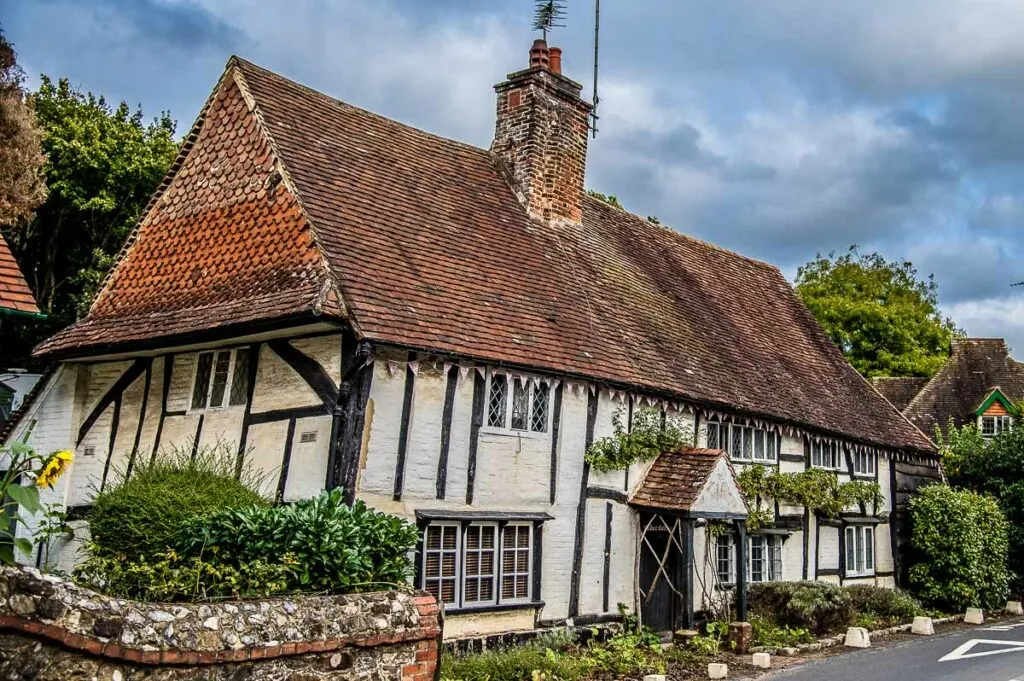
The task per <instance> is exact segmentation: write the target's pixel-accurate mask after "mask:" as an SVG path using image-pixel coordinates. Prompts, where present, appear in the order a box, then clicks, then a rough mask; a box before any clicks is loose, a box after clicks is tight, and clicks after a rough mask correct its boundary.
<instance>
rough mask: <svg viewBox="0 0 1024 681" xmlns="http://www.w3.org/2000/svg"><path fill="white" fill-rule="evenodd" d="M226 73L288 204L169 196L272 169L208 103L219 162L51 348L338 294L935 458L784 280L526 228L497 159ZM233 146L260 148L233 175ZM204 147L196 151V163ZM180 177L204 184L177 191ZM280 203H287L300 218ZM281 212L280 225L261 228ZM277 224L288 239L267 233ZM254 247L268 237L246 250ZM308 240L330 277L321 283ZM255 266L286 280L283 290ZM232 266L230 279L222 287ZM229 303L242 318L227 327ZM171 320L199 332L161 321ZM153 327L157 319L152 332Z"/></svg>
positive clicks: (684, 244)
mask: <svg viewBox="0 0 1024 681" xmlns="http://www.w3.org/2000/svg"><path fill="white" fill-rule="evenodd" d="M232 64H234V65H235V66H236V67H237V72H236V73H237V76H238V82H239V83H240V84H241V93H242V94H243V95H244V96H245V97H246V98H248V101H249V102H251V104H252V105H253V106H254V107H255V110H256V112H257V114H258V120H259V121H260V123H261V124H262V126H263V129H264V130H265V132H266V133H267V135H268V136H269V138H270V140H271V144H270V149H271V150H270V152H269V154H271V155H276V157H277V158H279V159H280V161H281V164H282V167H283V168H284V182H282V183H281V185H280V186H279V189H278V192H277V194H276V196H277V197H278V198H279V200H278V201H277V202H268V201H267V199H266V194H265V190H262V189H260V190H256V191H254V192H253V193H252V195H251V197H250V195H249V194H247V193H246V194H241V195H239V196H237V198H236V200H235V201H234V202H233V203H232V206H233V208H234V209H235V213H233V215H234V219H233V220H227V219H225V217H224V216H223V215H222V214H221V213H219V212H216V211H210V210H207V209H205V208H202V209H200V208H195V209H192V210H187V208H188V206H189V205H191V204H190V203H189V202H187V201H186V202H185V203H184V205H182V204H180V203H178V202H174V201H170V200H169V198H168V197H169V196H170V195H171V194H172V191H171V190H172V189H174V187H175V186H176V185H177V184H178V182H179V181H181V180H182V178H183V177H184V179H185V186H184V187H182V188H181V189H178V190H176V191H177V195H184V196H186V197H187V196H188V195H190V194H192V193H194V192H197V191H199V190H200V187H202V188H203V189H206V184H207V181H205V180H204V181H199V179H198V173H199V171H200V169H202V168H207V167H210V166H211V164H212V165H213V166H215V167H218V168H220V167H223V168H225V169H226V170H225V171H224V172H236V169H237V166H239V165H242V162H243V161H244V162H245V163H247V164H248V165H247V166H246V171H245V173H242V174H240V175H239V178H238V180H239V181H236V182H233V183H229V182H227V181H225V182H222V183H220V184H221V186H224V185H229V186H232V187H240V186H245V187H247V186H250V185H249V184H248V183H251V182H253V181H254V180H255V179H257V178H258V176H259V173H260V172H263V173H264V175H265V174H266V169H268V168H269V167H270V164H269V160H268V158H269V157H268V151H267V150H266V149H265V148H262V147H261V146H260V145H261V142H260V139H259V136H258V134H257V128H256V127H255V126H254V125H253V124H252V122H251V121H253V120H255V118H248V119H247V118H246V117H245V116H244V113H243V111H242V109H241V105H240V104H239V102H241V101H242V98H240V97H238V96H237V95H236V94H234V92H235V91H234V90H233V89H232V88H233V86H232V83H233V82H234V81H233V80H232V79H230V78H227V79H225V81H224V83H225V84H222V86H221V90H220V91H221V94H220V95H218V98H219V99H220V100H223V107H222V108H223V109H225V110H230V115H224V116H222V117H221V118H215V117H214V116H213V114H207V120H206V124H205V125H202V126H201V128H202V131H201V133H200V134H199V137H200V138H203V137H204V136H208V137H209V142H208V143H207V144H210V145H215V146H217V151H216V153H213V154H212V156H213V158H210V159H208V160H206V161H204V162H203V163H202V164H200V163H194V162H193V161H192V158H191V156H189V157H187V158H186V160H185V162H184V164H183V167H182V171H181V172H179V174H178V177H177V178H175V180H174V182H172V183H171V188H170V189H168V190H166V195H165V196H164V197H161V198H160V200H159V201H158V202H157V204H156V206H155V208H154V210H153V211H152V212H151V214H153V217H151V218H147V219H146V220H144V221H143V225H142V228H141V230H140V231H139V233H138V236H137V239H136V241H135V245H134V246H132V247H131V248H130V249H129V250H128V252H127V256H126V257H125V258H124V259H123V260H122V262H121V265H120V266H119V267H118V268H117V270H116V271H115V273H114V276H113V277H112V279H111V281H110V285H109V286H108V288H107V290H106V291H105V292H104V294H103V295H102V296H101V297H100V299H99V301H98V302H97V304H96V306H94V308H93V310H92V311H91V312H90V315H89V317H88V318H87V319H86V320H85V321H84V322H82V323H80V324H79V325H77V326H75V327H72V328H71V329H69V330H68V331H66V332H63V334H59V335H58V336H57V337H55V338H54V339H52V340H51V341H48V342H47V343H46V344H44V345H43V346H42V347H41V348H40V349H39V351H40V352H41V353H43V354H64V355H67V354H79V355H80V354H86V353H89V352H93V353H95V352H96V350H95V347H96V344H99V343H107V344H108V345H109V344H110V343H111V342H131V341H133V340H138V339H139V338H142V337H144V336H146V335H147V334H148V335H150V336H152V335H160V334H165V333H168V332H169V330H177V331H178V332H181V330H182V329H184V328H186V327H187V326H189V325H191V326H193V327H196V328H201V327H202V325H206V326H214V325H217V324H222V323H224V321H223V320H224V319H229V320H230V322H231V323H238V322H240V321H242V319H243V318H244V316H245V315H246V314H248V315H249V316H250V318H252V319H256V318H258V317H259V315H262V314H265V311H264V310H263V309H261V307H260V306H254V305H248V306H247V305H245V303H246V302H247V301H249V300H255V299H257V295H273V296H279V298H277V299H276V302H275V308H274V309H275V312H276V313H284V312H285V311H286V310H291V311H293V312H298V311H300V310H303V309H305V310H308V309H309V308H310V306H311V304H312V302H313V299H314V297H315V294H316V293H317V292H319V291H321V290H322V289H321V287H329V286H330V284H331V283H334V282H336V283H337V292H338V293H339V294H340V295H339V300H340V301H343V303H344V305H345V310H346V311H347V313H349V314H350V316H351V319H352V320H353V323H354V325H355V327H356V329H357V331H358V332H359V333H360V334H362V335H363V336H365V337H366V338H368V339H370V340H374V341H379V342H384V343H388V344H394V345H399V346H406V347H411V348H415V349H420V350H426V351H439V352H447V353H453V354H457V355H460V356H465V357H470V358H474V359H477V360H483V361H491V362H503V363H508V364H514V365H519V366H523V367H534V368H536V369H540V370H547V371H552V372H558V373H567V374H570V375H574V376H579V377H585V378H589V379H591V380H598V381H607V382H609V383H612V384H618V385H628V386H635V387H639V388H642V389H647V390H654V391H659V392H662V393H666V394H668V395H674V396H676V397H678V398H683V399H689V400H691V401H694V402H696V403H698V404H702V405H705V406H708V407H712V408H715V407H718V408H723V409H732V410H737V411H741V412H744V413H747V414H750V415H754V416H763V417H768V418H774V419H778V420H783V421H786V422H790V423H794V424H799V425H803V426H805V427H808V428H811V429H817V430H820V431H824V432H827V433H832V434H838V435H844V436H846V437H849V438H851V439H855V440H860V441H865V442H870V443H874V444H878V445H883V446H891V447H895V448H910V449H919V450H931V448H932V446H931V444H930V442H929V441H928V440H927V438H925V437H924V436H923V435H922V434H921V433H920V432H918V431H917V430H916V429H915V428H913V427H912V426H911V425H910V424H909V423H908V422H907V421H906V420H904V419H903V418H902V417H901V416H900V415H899V413H898V412H896V411H895V410H894V409H893V408H892V407H891V406H890V405H889V404H888V403H887V402H886V401H885V400H884V399H882V398H881V397H880V396H879V395H878V394H877V393H876V392H875V391H874V390H872V389H871V387H870V385H869V384H868V383H867V382H866V381H865V380H864V379H862V378H861V377H860V376H859V375H858V374H857V373H856V372H855V371H854V370H853V369H852V368H851V367H850V366H849V364H847V363H846V361H845V360H844V359H843V357H842V355H841V354H840V353H839V351H838V350H837V349H836V348H835V346H834V345H832V343H831V342H830V341H829V340H828V338H827V337H826V336H825V334H824V333H823V332H822V331H821V329H820V328H819V327H818V325H817V324H816V323H815V321H814V320H813V318H812V317H811V316H810V314H809V313H808V312H807V310H806V309H805V308H804V307H803V305H802V304H801V303H800V302H799V300H798V299H797V297H796V295H795V293H794V291H793V289H792V287H791V286H790V285H789V283H788V282H787V281H786V280H785V278H784V277H783V276H782V274H781V272H779V270H778V269H776V268H775V267H773V266H771V265H767V264H765V263H762V262H758V261H756V260H751V259H749V258H745V257H742V256H740V255H737V254H735V253H732V252H729V251H726V250H723V249H721V248H717V247H715V246H712V245H709V244H707V243H704V242H702V241H698V240H696V239H692V238H689V237H686V236H684V235H682V234H679V233H678V232H675V231H673V230H671V229H668V228H666V227H663V226H661V225H656V224H653V223H651V222H649V221H647V220H644V219H641V218H638V217H637V216H635V215H632V214H630V213H627V212H624V211H622V210H619V209H616V208H613V207H611V206H609V205H607V204H605V203H603V202H601V201H598V200H596V199H592V198H590V197H587V198H586V199H585V201H584V206H583V221H582V225H572V224H546V223H541V222H536V221H533V220H531V219H530V218H529V217H528V216H527V215H526V212H525V211H524V209H523V207H522V205H521V204H520V202H519V201H518V199H517V198H516V195H515V194H514V193H513V191H512V188H511V187H510V186H509V184H508V182H507V181H506V180H505V175H504V174H503V172H502V171H501V170H500V169H499V164H498V161H497V160H496V158H495V157H494V156H493V155H492V154H491V153H489V152H488V151H485V150H482V149H478V148H475V147H472V146H468V145H466V144H462V143H459V142H454V141H451V140H447V139H444V138H441V137H437V136H434V135H430V134H428V133H425V132H422V131H420V130H416V129H414V128H411V127H408V126H405V125H402V124H401V123H397V122H395V121H392V120H389V119H386V118H383V117H381V116H378V115H376V114H373V113H370V112H367V111H364V110H362V109H358V108H356V107H353V106H350V105H348V104H345V103H343V102H340V101H338V100H335V99H331V98H329V97H327V96H325V95H323V94H320V93H318V92H315V91H313V90H310V89H308V88H305V87H303V86H300V85H298V84H296V83H294V82H292V81H289V80H287V79H285V78H282V77H281V76H278V75H276V74H274V73H271V72H269V71H266V70H263V69H261V68H259V67H256V66H254V65H252V64H250V63H248V62H245V61H243V60H237V59H236V60H233V61H232ZM243 131H244V136H243V137H244V139H245V140H246V144H247V145H248V146H247V147H245V150H248V152H249V153H248V155H247V156H246V157H244V158H243V159H242V160H241V161H240V160H238V155H239V153H241V151H243V150H241V149H240V148H239V146H238V145H239V142H238V141H237V140H238V139H240V137H239V135H240V133H241V132H243ZM228 132H233V133H234V135H229V134H227V133H228ZM226 140H231V143H230V144H229V143H228V142H227V141H226ZM202 146H203V144H202V139H200V140H199V141H197V142H196V151H199V150H200V148H201V147H202ZM204 153H205V154H208V153H209V152H205V151H204ZM254 158H255V159H258V161H257V162H256V163H255V164H254V163H253V161H252V159H254ZM186 167H188V168H192V170H191V171H190V172H191V173H194V174H195V177H196V178H197V179H196V180H195V181H188V177H189V175H187V174H186V175H184V176H183V175H182V173H183V172H184V171H185V169H186ZM242 180H244V183H243V182H242ZM285 186H287V187H290V188H294V190H295V192H296V194H297V202H298V203H299V204H300V207H301V210H302V211H303V212H302V213H301V215H305V216H306V217H307V218H308V223H307V222H306V221H303V220H301V219H300V213H298V212H296V211H295V210H294V209H293V205H292V203H291V200H290V199H289V197H288V195H287V194H286V193H284V192H283V188H284V187H285ZM240 192H242V189H235V194H239V193H240ZM165 206H167V207H166V208H165ZM282 206H284V207H287V210H285V209H284V208H282ZM269 207H274V214H275V216H277V217H275V219H274V220H268V219H267V218H266V217H264V218H260V217H258V216H259V215H262V214H265V213H266V212H267V211H268V210H270V208H269ZM310 225H311V226H312V234H311V233H310V231H309V230H308V229H307V228H308V227H309V226H310ZM271 226H274V227H279V229H273V230H271V234H266V230H267V229H268V228H269V227H271ZM254 230H255V231H256V234H257V235H258V236H260V237H261V238H260V239H258V240H257V241H255V242H254V241H253V239H254V238H255V237H253V236H252V234H253V231H254ZM289 230H291V231H289ZM222 234H230V235H231V238H230V239H227V238H224V237H221V236H220V235H222ZM289 235H291V236H289ZM264 236H265V238H264ZM311 239H312V240H314V241H315V243H316V245H317V246H318V247H319V248H320V249H321V250H322V253H323V256H324V258H325V259H326V261H327V263H329V265H330V272H329V273H327V274H326V275H325V273H324V272H323V271H322V270H320V269H319V268H318V265H319V263H318V262H317V260H316V258H315V257H314V256H313V253H312V247H311V246H310V243H311V241H310V240H311ZM147 241H152V242H154V243H146V242H147ZM271 244H273V247H274V248H280V249H284V250H282V251H281V252H280V255H275V256H274V257H273V258H270V259H269V262H268V261H267V258H265V257H264V252H265V251H264V250H262V249H266V248H271ZM257 247H258V248H257ZM286 247H287V248H286ZM252 262H259V263H266V264H267V265H270V264H273V265H275V266H276V268H275V269H274V271H273V276H265V272H266V269H265V268H264V267H254V266H253V265H252ZM229 267H236V268H237V271H238V275H239V276H237V277H236V276H227V275H228V272H227V270H228V268H229ZM153 272H156V273H157V274H158V276H154V274H153ZM195 272H199V274H198V275H196V274H195ZM214 275H216V276H214ZM221 275H223V276H221ZM196 277H198V278H196ZM206 277H210V279H209V281H210V283H209V285H204V284H203V282H205V281H207V279H206ZM331 277H333V278H331ZM322 298H323V297H322ZM326 299H327V300H330V298H329V296H328V297H326ZM238 301H242V303H243V304H242V305H241V306H239V303H238ZM340 305H341V303H340V302H339V303H336V304H335V308H336V312H335V314H340V309H341V308H340ZM228 308H229V312H230V314H228V315H224V314H222V313H221V310H222V309H228ZM241 308H245V309H247V310H248V312H244V311H243V310H242V309H241ZM232 311H233V312H232ZM329 312H330V309H328V313H329ZM160 315H183V316H186V317H189V319H188V321H187V322H186V323H182V324H180V325H178V324H177V322H175V324H163V323H162V322H160V321H159V319H160ZM149 317H152V318H153V319H155V320H158V321H156V322H155V323H152V324H146V323H145V320H146V319H148V318H149ZM125 318H127V319H131V320H139V321H133V322H132V323H131V324H129V325H127V326H128V327H129V328H119V326H118V323H117V320H118V319H125ZM100 325H102V326H100Z"/></svg>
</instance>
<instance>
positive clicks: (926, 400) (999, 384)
mask: <svg viewBox="0 0 1024 681" xmlns="http://www.w3.org/2000/svg"><path fill="white" fill-rule="evenodd" d="M872 383H873V384H874V386H875V389H877V390H878V391H879V392H880V393H882V395H884V396H885V397H886V399H888V400H889V401H890V402H892V403H893V405H894V406H895V407H896V408H897V409H899V410H900V411H902V412H903V414H904V415H905V416H906V417H907V418H908V419H909V420H910V421H911V422H912V423H913V424H914V425H916V426H917V427H918V428H920V429H921V430H922V431H924V432H925V433H927V434H928V435H930V436H933V437H934V436H935V433H936V431H938V432H941V433H942V434H946V432H947V431H948V429H949V425H950V424H951V423H952V424H953V425H954V426H956V427H957V428H959V427H961V426H964V425H967V424H970V423H973V424H975V425H976V426H977V427H978V430H980V431H981V434H982V435H983V436H985V437H995V436H996V435H997V434H998V433H1000V432H1002V431H1003V430H1005V429H1007V428H1009V427H1010V425H1011V424H1012V423H1013V420H1014V419H1015V418H1017V417H1019V414H1018V413H1017V406H1016V405H1017V404H1018V403H1019V402H1020V401H1021V400H1022V399H1024V364H1021V363H1020V362H1018V361H1016V360H1015V359H1013V358H1012V357H1011V356H1010V348H1009V346H1008V345H1007V344H1006V341H1005V340H1004V339H1002V338H960V339H954V340H953V344H952V347H951V348H950V353H949V359H948V360H947V361H946V363H945V364H943V365H942V368H940V369H939V370H938V371H937V372H936V373H935V375H934V376H932V377H931V378H916V377H907V378H904V377H900V378H889V377H880V378H874V379H872Z"/></svg>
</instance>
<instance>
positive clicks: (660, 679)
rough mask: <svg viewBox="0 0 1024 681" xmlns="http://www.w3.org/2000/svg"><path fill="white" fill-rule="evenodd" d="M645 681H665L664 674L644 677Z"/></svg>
mask: <svg viewBox="0 0 1024 681" xmlns="http://www.w3.org/2000/svg"><path fill="white" fill-rule="evenodd" d="M644 681H665V675H664V674H648V675H647V676H645V677H644Z"/></svg>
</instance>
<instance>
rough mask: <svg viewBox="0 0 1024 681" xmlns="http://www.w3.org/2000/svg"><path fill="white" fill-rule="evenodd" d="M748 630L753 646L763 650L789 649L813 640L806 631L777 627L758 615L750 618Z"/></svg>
mask: <svg viewBox="0 0 1024 681" xmlns="http://www.w3.org/2000/svg"><path fill="white" fill-rule="evenodd" d="M750 628H751V630H752V634H753V639H752V643H753V645H755V646H764V647H765V648H790V647H794V646H798V645H800V644H801V643H810V642H811V641H813V640H814V636H813V635H812V634H811V632H809V631H807V630H806V629H801V628H799V627H783V626H779V625H778V624H776V623H775V621H774V620H772V619H771V618H769V617H762V616H760V615H751V616H750Z"/></svg>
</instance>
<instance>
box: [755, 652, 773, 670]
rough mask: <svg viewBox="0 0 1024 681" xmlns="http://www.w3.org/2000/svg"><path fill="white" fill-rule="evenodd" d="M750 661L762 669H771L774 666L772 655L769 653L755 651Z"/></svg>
mask: <svg viewBox="0 0 1024 681" xmlns="http://www.w3.org/2000/svg"><path fill="white" fill-rule="evenodd" d="M750 661H751V663H752V664H753V665H754V666H755V667H760V668H761V669H770V668H771V666H772V656H771V655H769V654H768V653H754V654H753V656H752V659H751V660H750Z"/></svg>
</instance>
